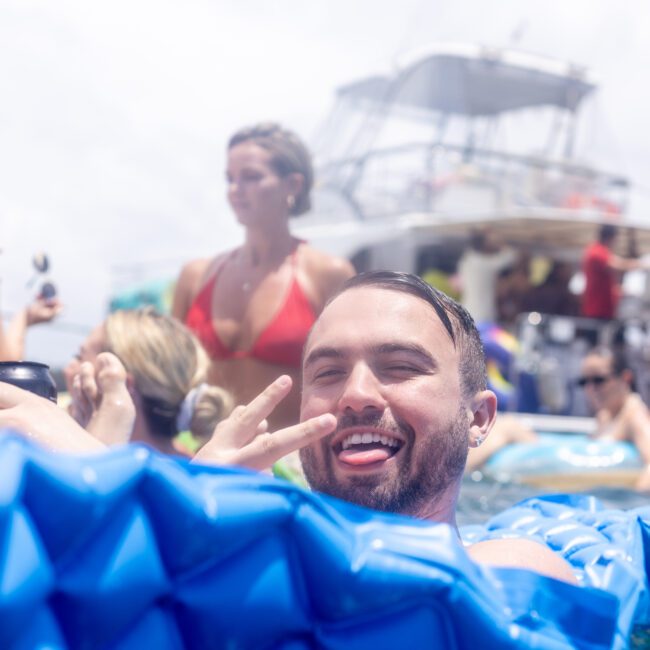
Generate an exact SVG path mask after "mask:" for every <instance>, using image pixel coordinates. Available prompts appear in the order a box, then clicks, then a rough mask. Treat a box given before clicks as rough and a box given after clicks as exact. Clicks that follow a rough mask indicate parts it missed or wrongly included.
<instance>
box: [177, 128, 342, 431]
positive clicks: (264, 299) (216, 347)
mask: <svg viewBox="0 0 650 650" xmlns="http://www.w3.org/2000/svg"><path fill="white" fill-rule="evenodd" d="M312 182H313V171H312V166H311V160H310V156H309V153H308V152H307V149H306V148H305V146H304V145H303V144H302V142H301V141H300V140H299V139H298V137H297V136H296V135H295V134H293V133H291V132H289V131H286V130H284V129H282V128H281V127H279V126H277V125H275V124H260V125H258V126H254V127H252V128H247V129H243V130H241V131H238V132H237V133H235V135H234V136H233V137H232V138H231V139H230V142H229V144H228V168H227V183H228V200H229V202H230V205H231V206H232V209H233V211H234V212H235V215H236V216H237V219H238V221H239V223H241V224H242V226H244V228H245V231H246V232H245V241H244V244H243V245H242V246H240V247H239V248H236V249H234V250H232V251H230V252H228V253H225V254H222V255H219V256H217V257H216V258H213V259H200V260H194V261H192V262H189V263H188V264H187V265H186V266H185V267H184V268H183V270H182V271H181V274H180V277H179V279H178V282H177V285H176V292H175V295H174V304H173V308H172V313H173V315H174V316H176V317H177V318H179V319H180V320H182V321H184V322H185V323H186V324H187V325H188V327H189V328H190V329H192V330H193V331H194V332H195V333H196V334H197V336H198V337H199V339H200V340H201V342H202V343H203V345H204V347H205V349H206V350H207V352H208V354H209V355H210V358H211V359H212V366H211V370H210V375H209V377H210V381H211V382H213V383H215V384H218V385H219V386H222V387H224V388H226V389H227V390H229V391H230V392H231V393H232V394H233V395H234V398H235V403H238V404H246V403H248V402H249V401H250V400H252V399H253V398H254V397H256V396H257V395H258V394H259V393H260V392H261V391H262V390H263V389H264V388H265V387H266V386H267V385H268V384H270V383H271V381H273V380H274V379H276V378H277V377H278V376H279V375H281V374H288V375H290V376H291V377H292V378H293V380H294V387H293V390H292V392H291V394H290V396H289V397H288V398H287V399H286V400H284V402H282V404H281V405H280V407H279V408H277V409H276V410H275V411H274V412H273V415H272V416H271V417H270V421H269V428H270V430H271V431H273V430H275V429H277V428H280V427H286V426H289V425H291V424H295V423H296V422H297V421H298V410H299V392H300V391H299V386H298V378H299V373H300V358H301V354H302V347H303V344H304V342H305V339H306V337H307V333H308V332H309V329H310V327H311V325H312V324H313V322H314V320H315V318H316V316H317V315H318V314H319V313H320V311H321V310H322V309H323V307H324V305H325V303H326V302H327V300H328V298H329V297H330V296H331V295H332V294H333V293H334V292H335V291H336V290H337V289H338V288H339V286H340V285H341V284H342V283H343V282H344V281H345V280H346V279H347V278H349V277H350V276H352V275H353V274H354V270H353V268H352V265H351V264H350V263H349V262H347V261H346V260H342V259H338V258H335V257H331V256H330V255H326V254H325V253H322V252H319V251H317V250H315V249H313V248H311V247H310V246H309V245H307V244H306V243H305V242H302V241H300V240H299V239H296V238H295V237H292V235H291V233H290V232H289V217H290V216H292V215H300V214H303V213H305V212H307V211H308V210H309V208H310V200H309V192H310V189H311V186H312Z"/></svg>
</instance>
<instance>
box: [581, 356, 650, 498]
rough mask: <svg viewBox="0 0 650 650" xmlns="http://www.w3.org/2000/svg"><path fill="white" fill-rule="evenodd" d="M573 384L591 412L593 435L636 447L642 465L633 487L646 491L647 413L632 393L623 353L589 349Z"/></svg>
mask: <svg viewBox="0 0 650 650" xmlns="http://www.w3.org/2000/svg"><path fill="white" fill-rule="evenodd" d="M576 384H577V385H578V386H579V387H580V388H582V389H583V390H584V392H585V397H586V398H587V401H588V403H589V405H590V407H591V408H592V409H593V411H594V413H595V416H596V422H597V432H596V436H597V437H598V438H600V439H603V438H605V439H608V440H628V441H630V442H632V443H633V444H634V445H635V446H636V448H637V449H638V451H639V455H640V456H641V459H642V461H643V463H644V465H645V469H644V471H643V472H642V474H641V475H640V477H639V480H638V482H637V485H636V487H637V489H640V490H650V412H649V411H648V407H647V406H646V404H645V403H644V402H643V399H642V398H641V396H640V395H639V394H638V393H637V392H636V390H635V385H634V372H633V371H632V369H631V368H630V365H629V363H628V362H627V359H626V356H625V353H624V351H623V350H622V349H621V348H620V347H618V346H617V347H615V348H608V347H605V346H598V347H595V348H593V349H592V350H591V351H590V352H589V353H588V354H587V356H586V357H585V358H584V359H583V361H582V366H581V370H580V377H579V378H578V379H577V380H576Z"/></svg>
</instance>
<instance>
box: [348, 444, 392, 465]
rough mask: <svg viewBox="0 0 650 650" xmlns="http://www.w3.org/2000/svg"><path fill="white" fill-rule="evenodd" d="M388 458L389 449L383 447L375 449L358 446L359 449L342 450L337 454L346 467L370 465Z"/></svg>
mask: <svg viewBox="0 0 650 650" xmlns="http://www.w3.org/2000/svg"><path fill="white" fill-rule="evenodd" d="M390 456H391V454H390V451H389V448H388V447H385V446H383V445H379V446H375V447H370V446H369V445H363V446H361V445H360V446H359V447H349V448H348V449H344V450H343V451H342V452H341V453H340V454H339V460H340V461H341V462H343V463H347V464H348V465H369V464H370V463H379V462H381V461H385V460H388V459H389V458H390Z"/></svg>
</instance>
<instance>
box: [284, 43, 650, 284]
mask: <svg viewBox="0 0 650 650" xmlns="http://www.w3.org/2000/svg"><path fill="white" fill-rule="evenodd" d="M595 91H596V82H595V80H594V79H593V77H592V75H591V74H590V72H589V71H588V70H587V69H585V68H583V67H579V66H576V65H572V64H569V63H566V62H562V61H559V60H556V59H551V58H546V57H541V56H536V55H532V54H528V53H524V52H520V51H515V50H511V49H496V48H488V47H482V46H480V45H468V44H456V45H449V44H448V45H434V46H431V47H427V48H425V49H423V50H420V51H418V52H415V53H413V54H412V55H410V56H408V57H406V58H403V59H402V60H400V61H399V62H398V64H397V66H396V67H395V69H394V70H393V71H392V72H388V73H385V74H378V75H374V76H370V77H367V78H365V79H361V80H359V81H356V82H354V83H350V84H348V85H346V86H344V87H342V88H339V89H338V92H337V98H336V102H335V106H334V108H333V110H332V112H331V115H330V116H329V118H328V119H327V121H326V123H325V125H324V126H323V128H322V131H321V133H320V135H319V137H318V139H317V142H316V143H315V151H316V155H317V179H318V183H319V185H318V188H317V192H316V198H315V210H314V212H313V214H312V215H311V216H307V217H304V218H303V217H301V218H300V219H297V220H296V221H295V223H294V228H295V230H296V232H297V233H299V234H300V235H301V236H302V237H304V238H306V239H308V240H310V241H312V242H313V243H314V244H316V245H318V246H320V247H322V248H325V249H326V250H329V251H331V252H333V253H336V254H340V255H344V256H346V257H349V258H351V259H353V260H354V261H355V263H356V265H357V267H358V268H360V269H371V268H386V269H395V270H404V271H411V272H419V271H421V270H422V269H424V268H426V267H427V266H431V265H435V266H438V267H440V268H442V269H445V268H449V267H450V266H452V265H453V264H454V263H455V260H456V258H457V256H458V254H459V251H460V249H461V248H462V246H463V245H464V244H465V242H466V241H467V234H468V231H469V229H471V228H472V227H473V226H475V225H476V224H479V223H480V224H485V223H490V224H492V225H493V227H494V228H495V229H496V230H498V231H501V232H502V233H503V236H504V238H505V239H506V240H507V241H509V242H511V243H513V244H515V245H516V244H519V243H520V244H525V245H526V246H533V247H534V249H535V250H536V251H539V252H548V253H550V254H551V255H552V256H553V257H558V256H560V257H562V256H563V255H565V256H566V255H570V256H572V258H575V253H576V250H578V249H581V248H582V247H584V245H586V244H587V242H589V241H590V240H592V239H593V236H594V232H595V228H594V225H595V224H600V223H616V224H619V225H621V226H623V227H629V228H639V232H638V233H637V239H638V245H639V246H641V247H642V250H643V249H645V250H650V230H648V224H647V223H636V222H634V221H633V220H631V219H630V218H629V217H628V216H627V215H626V201H627V194H628V180H627V179H626V178H625V177H624V176H622V175H620V174H617V173H615V172H612V171H607V170H601V169H597V168H595V167H593V166H591V165H589V164H587V163H586V162H585V161H583V160H580V159H579V158H577V157H576V155H575V149H576V147H575V143H576V139H577V138H578V137H579V133H580V113H581V109H582V107H583V104H584V103H585V101H586V100H587V99H588V98H589V97H590V96H591V95H592V94H593V93H595ZM621 239H623V240H625V238H621ZM622 243H623V244H624V243H625V241H623V242H622Z"/></svg>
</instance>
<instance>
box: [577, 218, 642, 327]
mask: <svg viewBox="0 0 650 650" xmlns="http://www.w3.org/2000/svg"><path fill="white" fill-rule="evenodd" d="M617 236H618V228H617V227H616V226H612V225H609V224H607V225H604V226H601V228H600V231H599V233H598V241H597V242H594V243H593V244H591V245H590V246H588V247H587V249H586V250H585V254H584V257H583V258H582V270H583V272H584V274H585V281H586V284H585V291H584V293H583V294H582V315H583V316H587V317H589V318H603V319H611V318H615V317H616V309H617V307H618V301H619V298H620V293H621V287H620V282H619V277H618V274H619V273H622V272H625V271H632V270H633V269H638V268H640V267H641V262H639V260H637V259H627V258H624V257H619V256H618V255H616V254H615V253H613V252H612V247H613V246H614V242H615V241H616V237H617Z"/></svg>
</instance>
